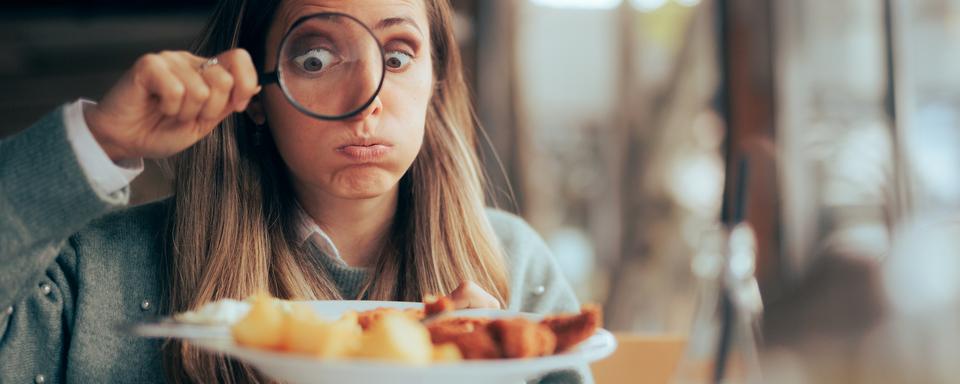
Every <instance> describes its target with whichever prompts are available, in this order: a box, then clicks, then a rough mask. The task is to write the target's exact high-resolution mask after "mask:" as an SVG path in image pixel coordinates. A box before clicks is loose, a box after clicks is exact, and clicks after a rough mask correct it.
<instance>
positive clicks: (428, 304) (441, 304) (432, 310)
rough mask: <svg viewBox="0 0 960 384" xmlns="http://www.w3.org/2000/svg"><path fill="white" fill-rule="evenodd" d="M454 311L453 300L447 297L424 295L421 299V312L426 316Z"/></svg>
mask: <svg viewBox="0 0 960 384" xmlns="http://www.w3.org/2000/svg"><path fill="white" fill-rule="evenodd" d="M452 310H454V308H453V300H451V299H450V298H449V297H447V296H440V297H437V296H434V295H426V296H424V298H423V312H424V315H426V316H433V315H436V314H438V313H443V312H449V311H452Z"/></svg>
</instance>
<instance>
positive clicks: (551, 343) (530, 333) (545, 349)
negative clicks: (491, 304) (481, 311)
mask: <svg viewBox="0 0 960 384" xmlns="http://www.w3.org/2000/svg"><path fill="white" fill-rule="evenodd" d="M487 329H488V330H489V332H491V333H492V334H494V335H496V336H497V337H496V338H497V339H498V340H500V346H501V349H502V350H503V357H506V358H508V359H513V358H527V357H539V356H548V355H552V354H553V352H554V350H556V348H557V336H556V335H555V334H554V333H553V332H552V331H551V330H550V328H548V327H547V326H545V325H543V324H540V323H535V322H533V321H530V320H528V319H525V318H515V319H497V320H494V321H492V322H490V325H488V327H487Z"/></svg>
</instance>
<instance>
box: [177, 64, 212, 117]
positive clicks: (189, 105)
mask: <svg viewBox="0 0 960 384" xmlns="http://www.w3.org/2000/svg"><path fill="white" fill-rule="evenodd" d="M188 55H189V54H186V53H184V54H180V53H171V54H168V56H167V59H168V60H167V61H168V62H169V63H170V67H171V72H173V74H174V75H175V76H177V78H179V79H180V81H181V82H183V85H184V88H186V92H185V93H184V96H183V102H182V103H181V104H180V111H179V113H178V114H177V119H178V120H180V121H182V122H189V121H195V120H196V119H197V116H198V115H199V114H200V111H201V109H203V105H204V104H206V102H207V99H208V98H209V97H210V87H209V86H208V85H207V82H206V81H205V80H204V79H203V76H201V74H200V69H199V67H200V66H199V65H196V64H195V63H196V61H195V59H194V57H192V55H189V56H188Z"/></svg>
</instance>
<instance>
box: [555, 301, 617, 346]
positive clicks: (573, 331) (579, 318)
mask: <svg viewBox="0 0 960 384" xmlns="http://www.w3.org/2000/svg"><path fill="white" fill-rule="evenodd" d="M540 323H541V324H543V325H545V326H547V327H548V328H550V330H551V331H553V333H554V334H555V335H556V336H557V352H563V351H566V350H568V349H570V348H572V347H574V346H576V345H577V344H579V343H580V342H582V341H584V340H586V339H588V338H590V336H593V334H594V333H595V332H596V331H597V328H600V325H601V324H602V323H603V318H602V316H601V314H600V307H598V306H596V305H585V306H584V307H583V308H582V309H581V310H580V314H578V315H558V316H550V317H547V318H545V319H543V321H541V322H540Z"/></svg>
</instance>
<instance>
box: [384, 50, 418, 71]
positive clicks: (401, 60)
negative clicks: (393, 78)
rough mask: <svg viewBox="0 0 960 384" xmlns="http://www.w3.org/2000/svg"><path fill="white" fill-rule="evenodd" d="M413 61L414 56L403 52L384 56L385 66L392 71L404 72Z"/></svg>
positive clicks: (390, 52) (388, 53)
mask: <svg viewBox="0 0 960 384" xmlns="http://www.w3.org/2000/svg"><path fill="white" fill-rule="evenodd" d="M411 61H413V56H412V55H410V54H409V53H406V52H403V51H389V52H387V53H386V54H385V55H384V62H383V63H384V65H386V66H387V68H389V69H390V70H394V71H396V70H403V69H404V68H406V67H407V65H409V64H410V62H411Z"/></svg>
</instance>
